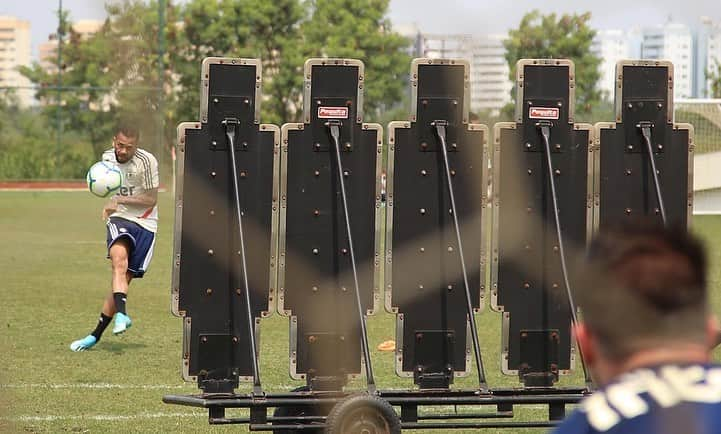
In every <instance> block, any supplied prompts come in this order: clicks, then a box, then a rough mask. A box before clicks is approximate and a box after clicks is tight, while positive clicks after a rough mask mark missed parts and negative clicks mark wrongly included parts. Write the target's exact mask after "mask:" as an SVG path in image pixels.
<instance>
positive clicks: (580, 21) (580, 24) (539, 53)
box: [504, 10, 601, 118]
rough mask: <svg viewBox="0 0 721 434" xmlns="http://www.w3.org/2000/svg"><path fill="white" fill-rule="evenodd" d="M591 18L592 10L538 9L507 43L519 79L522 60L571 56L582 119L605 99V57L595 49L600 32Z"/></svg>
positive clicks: (513, 76) (512, 74)
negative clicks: (548, 11) (561, 11)
mask: <svg viewBox="0 0 721 434" xmlns="http://www.w3.org/2000/svg"><path fill="white" fill-rule="evenodd" d="M590 19H591V14H590V12H587V13H584V14H581V15H576V14H573V15H566V14H564V15H562V16H560V17H557V16H556V14H554V13H552V14H549V15H542V14H541V13H540V12H539V11H538V10H534V11H531V12H529V13H527V14H526V15H524V16H523V18H522V19H521V23H520V24H519V26H518V28H517V29H513V30H511V31H510V32H509V33H508V39H507V40H506V42H504V45H505V48H506V61H507V62H508V65H509V67H510V70H511V71H510V79H511V80H512V81H513V82H515V81H516V62H518V60H519V59H571V60H573V63H574V64H575V68H576V77H575V82H576V112H577V113H578V115H579V116H580V117H581V118H582V117H584V115H587V114H589V113H590V112H591V111H592V110H593V109H594V107H595V106H596V105H597V104H598V103H599V102H600V100H601V93H600V91H599V89H598V87H597V82H598V79H599V78H600V72H599V65H600V63H601V59H599V58H598V57H596V56H595V55H594V54H593V53H592V52H591V43H592V41H593V38H594V36H595V35H596V31H595V30H593V29H591V27H590V26H589V24H588V22H589V20H590ZM514 93H515V91H514ZM514 100H515V97H514ZM512 110H513V109H512V108H511V111H512Z"/></svg>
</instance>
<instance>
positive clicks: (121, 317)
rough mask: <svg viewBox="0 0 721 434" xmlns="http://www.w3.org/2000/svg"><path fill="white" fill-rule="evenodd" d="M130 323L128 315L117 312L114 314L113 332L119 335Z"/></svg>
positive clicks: (131, 323)
mask: <svg viewBox="0 0 721 434" xmlns="http://www.w3.org/2000/svg"><path fill="white" fill-rule="evenodd" d="M131 325H133V322H132V321H130V317H129V316H127V315H125V314H122V313H120V312H118V313H116V314H115V325H114V326H113V334H114V335H119V334H121V333H124V332H125V330H127V329H129V328H130V326H131Z"/></svg>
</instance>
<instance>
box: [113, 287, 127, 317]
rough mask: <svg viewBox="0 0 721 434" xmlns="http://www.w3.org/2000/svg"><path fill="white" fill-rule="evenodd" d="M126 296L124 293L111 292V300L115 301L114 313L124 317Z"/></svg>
mask: <svg viewBox="0 0 721 434" xmlns="http://www.w3.org/2000/svg"><path fill="white" fill-rule="evenodd" d="M127 298H128V294H126V293H124V292H113V300H115V311H116V312H120V313H122V314H123V315H125V300H126V299H127Z"/></svg>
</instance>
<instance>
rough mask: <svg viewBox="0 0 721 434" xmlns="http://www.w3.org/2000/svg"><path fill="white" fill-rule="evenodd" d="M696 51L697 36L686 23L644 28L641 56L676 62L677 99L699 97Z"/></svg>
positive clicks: (675, 84) (675, 92)
mask: <svg viewBox="0 0 721 434" xmlns="http://www.w3.org/2000/svg"><path fill="white" fill-rule="evenodd" d="M694 53H695V50H694V35H693V34H692V33H691V30H690V29H689V28H688V27H687V26H686V25H683V24H676V23H667V24H664V25H662V26H656V27H650V28H645V29H643V41H642V44H641V57H642V58H644V59H663V60H670V61H671V62H672V63H673V66H674V97H675V98H691V97H694V96H696V95H695V93H696V92H695V90H696V88H695V86H694V84H695V81H696V77H695V76H694V71H695V69H694V66H695V64H696V62H695V56H694Z"/></svg>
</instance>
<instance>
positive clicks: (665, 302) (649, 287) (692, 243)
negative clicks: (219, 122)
mask: <svg viewBox="0 0 721 434" xmlns="http://www.w3.org/2000/svg"><path fill="white" fill-rule="evenodd" d="M588 265H589V266H590V267H591V270H592V271H591V272H590V273H588V274H587V276H586V279H585V282H584V283H583V284H582V285H578V288H577V289H576V291H577V296H576V301H577V302H578V304H579V306H580V307H581V311H582V314H583V319H584V321H585V323H586V324H587V326H588V327H589V329H590V330H591V331H592V332H594V333H595V334H596V335H597V337H598V338H599V342H600V343H601V346H602V347H603V349H604V350H605V351H606V352H607V354H608V355H609V356H611V357H618V358H621V357H625V356H628V355H629V354H630V353H633V352H634V351H637V350H639V349H642V348H645V347H649V346H657V345H663V344H664V342H671V341H679V340H681V341H694V342H699V343H703V342H705V338H706V337H705V330H706V317H707V294H706V253H705V251H704V248H703V245H702V244H701V242H700V241H699V240H698V239H697V238H695V237H694V236H692V235H690V234H689V233H688V232H687V231H686V230H685V229H683V228H678V227H677V228H664V227H663V226H661V225H659V224H657V223H654V222H650V221H635V222H633V223H627V224H624V225H618V226H614V227H609V228H605V229H603V230H602V231H601V234H600V236H599V237H598V238H596V239H595V240H594V241H593V242H592V243H591V246H590V248H589V253H588Z"/></svg>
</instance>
